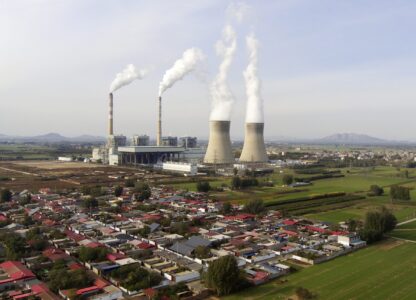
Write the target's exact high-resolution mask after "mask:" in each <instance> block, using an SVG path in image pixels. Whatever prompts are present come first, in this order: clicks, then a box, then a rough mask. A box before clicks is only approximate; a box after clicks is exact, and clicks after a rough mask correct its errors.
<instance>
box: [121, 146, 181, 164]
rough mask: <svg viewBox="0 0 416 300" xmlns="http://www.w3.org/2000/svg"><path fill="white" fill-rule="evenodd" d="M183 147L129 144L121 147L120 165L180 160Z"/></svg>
mask: <svg viewBox="0 0 416 300" xmlns="http://www.w3.org/2000/svg"><path fill="white" fill-rule="evenodd" d="M184 150H185V149H184V148H182V147H158V146H127V147H119V148H118V155H119V165H133V166H134V165H148V164H157V163H160V162H164V161H174V160H180V159H181V154H182V153H183V152H184Z"/></svg>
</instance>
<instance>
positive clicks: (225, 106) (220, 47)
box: [210, 25, 237, 121]
mask: <svg viewBox="0 0 416 300" xmlns="http://www.w3.org/2000/svg"><path fill="white" fill-rule="evenodd" d="M236 49H237V40H236V33H235V31H234V29H233V28H232V27H231V26H230V25H226V26H225V28H224V30H223V33H222V39H221V40H219V41H218V42H217V44H216V52H217V55H218V56H220V57H222V62H221V64H220V66H219V70H218V74H217V75H216V77H215V78H214V80H213V82H212V84H211V88H210V92H211V98H212V110H211V116H210V120H217V121H229V120H230V118H231V109H232V105H233V102H234V97H233V95H232V93H231V91H230V88H229V87H228V84H227V77H228V71H229V69H230V65H231V63H232V61H233V58H234V54H235V51H236Z"/></svg>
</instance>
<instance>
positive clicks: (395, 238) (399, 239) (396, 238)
mask: <svg viewBox="0 0 416 300" xmlns="http://www.w3.org/2000/svg"><path fill="white" fill-rule="evenodd" d="M387 236H388V237H389V238H391V239H394V240H398V241H405V242H409V243H416V241H412V240H407V239H402V238H398V237H395V236H391V235H387Z"/></svg>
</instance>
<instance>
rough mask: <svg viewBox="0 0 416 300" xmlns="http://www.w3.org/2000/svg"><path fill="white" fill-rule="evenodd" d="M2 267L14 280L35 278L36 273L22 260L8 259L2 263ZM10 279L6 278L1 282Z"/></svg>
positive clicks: (0, 266) (0, 265)
mask: <svg viewBox="0 0 416 300" xmlns="http://www.w3.org/2000/svg"><path fill="white" fill-rule="evenodd" d="M0 268H1V269H2V270H3V271H4V272H5V273H7V275H8V276H9V277H10V279H12V280H22V279H30V278H35V274H33V273H32V272H31V271H30V270H29V269H28V268H26V267H25V266H24V265H23V264H22V263H21V262H19V261H6V262H4V263H2V264H0ZM10 279H5V280H2V281H0V282H6V281H9V280H10Z"/></svg>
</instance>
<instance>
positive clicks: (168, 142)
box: [160, 136, 178, 147]
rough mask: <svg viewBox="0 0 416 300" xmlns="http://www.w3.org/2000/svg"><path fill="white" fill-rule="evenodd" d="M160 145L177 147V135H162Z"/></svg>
mask: <svg viewBox="0 0 416 300" xmlns="http://www.w3.org/2000/svg"><path fill="white" fill-rule="evenodd" d="M160 146H169V147H177V146H178V137H176V136H164V137H162V144H161V145H160Z"/></svg>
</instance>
